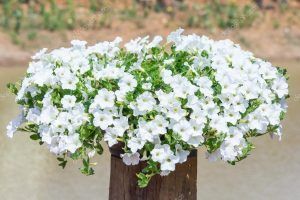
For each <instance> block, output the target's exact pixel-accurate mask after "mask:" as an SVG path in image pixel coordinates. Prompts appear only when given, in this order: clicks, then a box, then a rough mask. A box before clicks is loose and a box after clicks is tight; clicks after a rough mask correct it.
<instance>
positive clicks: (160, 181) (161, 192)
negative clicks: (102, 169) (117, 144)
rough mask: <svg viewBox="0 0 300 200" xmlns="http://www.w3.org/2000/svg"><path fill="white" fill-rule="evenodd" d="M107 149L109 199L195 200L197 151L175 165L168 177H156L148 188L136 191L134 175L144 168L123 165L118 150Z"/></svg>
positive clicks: (143, 164)
mask: <svg viewBox="0 0 300 200" xmlns="http://www.w3.org/2000/svg"><path fill="white" fill-rule="evenodd" d="M110 150H111V172H110V186H109V200H196V199H197V151H196V150H195V151H192V152H191V154H190V156H189V157H188V160H187V161H186V162H185V163H183V164H177V165H176V170H175V171H174V172H172V173H171V174H169V175H168V176H160V175H156V176H154V177H152V179H151V181H150V183H149V185H148V186H147V187H146V188H144V189H140V188H139V187H138V186H137V177H136V173H138V172H140V171H141V170H142V169H143V168H144V167H145V166H146V163H145V162H141V163H140V164H139V165H135V166H126V165H125V164H124V163H123V161H122V159H121V158H120V151H116V150H115V149H114V150H113V149H110Z"/></svg>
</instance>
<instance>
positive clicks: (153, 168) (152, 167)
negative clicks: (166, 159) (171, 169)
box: [137, 159, 160, 188]
mask: <svg viewBox="0 0 300 200" xmlns="http://www.w3.org/2000/svg"><path fill="white" fill-rule="evenodd" d="M159 171H160V170H159V168H158V163H157V162H154V161H153V160H151V159H150V160H148V162H147V167H145V168H144V169H143V170H142V172H140V173H138V174H137V178H138V186H139V187H140V188H145V187H147V185H148V184H149V181H150V180H151V178H152V177H153V176H154V175H156V174H159Z"/></svg>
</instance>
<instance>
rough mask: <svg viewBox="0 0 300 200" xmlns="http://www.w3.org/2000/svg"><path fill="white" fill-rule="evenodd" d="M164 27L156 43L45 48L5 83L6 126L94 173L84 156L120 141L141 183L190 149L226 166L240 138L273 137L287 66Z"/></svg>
mask: <svg viewBox="0 0 300 200" xmlns="http://www.w3.org/2000/svg"><path fill="white" fill-rule="evenodd" d="M182 32H183V29H178V30H177V31H175V32H172V33H171V34H170V35H169V36H168V37H167V42H166V43H165V44H160V43H161V42H162V40H163V39H162V37H160V36H156V37H154V39H153V40H152V41H149V40H148V37H144V38H137V39H135V40H131V41H130V42H129V43H127V44H125V45H124V47H120V43H121V41H122V40H121V38H119V37H118V38H116V39H115V40H114V41H112V42H107V41H106V42H102V43H98V44H96V45H94V46H88V47H87V46H86V42H84V41H78V40H75V41H72V47H70V48H60V49H55V50H53V51H51V52H47V50H46V49H43V50H41V51H40V52H39V53H37V54H36V55H34V56H33V57H32V59H33V61H32V62H31V63H30V64H29V68H28V70H27V73H26V75H25V77H24V79H23V80H22V81H21V83H20V84H9V85H8V87H9V89H10V90H11V91H12V92H13V93H14V94H15V95H16V96H17V97H16V101H17V103H18V104H19V105H20V115H19V116H18V117H17V118H16V119H15V120H13V121H12V122H10V123H9V125H8V127H7V131H8V132H7V134H8V136H9V137H12V136H13V135H14V133H15V132H16V131H17V130H21V131H25V132H30V133H32V135H31V136H30V138H31V139H33V140H38V141H39V143H40V144H45V145H46V146H47V147H48V149H49V150H50V152H52V153H54V154H55V155H57V156H58V160H59V165H61V166H62V167H64V166H65V165H66V163H67V159H73V160H77V159H82V160H83V167H82V168H81V171H82V173H84V174H87V175H90V174H93V173H94V170H93V169H92V168H91V164H90V158H91V157H93V156H94V155H95V153H98V154H102V151H103V149H102V146H101V141H102V140H104V141H106V142H107V143H108V145H109V147H112V146H113V145H115V144H117V143H122V144H123V146H124V147H123V154H122V155H121V157H122V158H123V161H124V163H125V164H127V165H136V164H138V163H139V162H141V161H145V162H147V163H148V165H147V167H146V168H145V169H144V170H143V171H142V172H140V173H139V174H138V175H137V176H138V179H139V182H138V184H139V186H140V187H146V186H147V184H148V182H149V180H150V179H151V177H152V176H153V175H156V174H161V175H163V176H165V175H168V174H169V173H170V172H172V171H174V170H175V167H176V164H178V163H183V162H185V161H186V160H187V156H188V155H189V153H190V152H191V150H193V149H196V148H198V147H202V148H205V149H206V150H207V157H208V159H210V160H217V159H221V160H224V161H226V162H228V163H231V164H234V163H235V162H237V161H240V160H242V159H243V158H245V157H246V156H247V155H248V154H249V152H250V151H251V149H252V148H253V145H252V144H251V143H250V141H249V138H251V137H256V136H260V135H264V134H266V133H269V134H271V135H277V136H279V137H281V124H280V121H281V120H282V119H283V117H284V115H285V113H286V109H287V105H286V98H287V97H288V84H287V77H286V70H284V69H282V68H277V67H274V66H272V64H271V63H269V62H266V61H264V60H262V59H259V58H256V57H254V56H253V54H252V53H250V52H247V51H243V50H242V49H241V48H240V46H239V45H237V44H234V43H232V42H231V41H230V40H222V41H213V40H211V39H209V38H207V37H205V36H198V35H195V34H193V35H182Z"/></svg>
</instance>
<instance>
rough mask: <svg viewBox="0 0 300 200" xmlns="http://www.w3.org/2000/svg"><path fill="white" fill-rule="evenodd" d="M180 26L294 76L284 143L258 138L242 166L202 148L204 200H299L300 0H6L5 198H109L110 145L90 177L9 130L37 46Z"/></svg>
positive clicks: (1, 158)
mask: <svg viewBox="0 0 300 200" xmlns="http://www.w3.org/2000/svg"><path fill="white" fill-rule="evenodd" d="M178 27H182V28H184V29H186V33H196V34H200V35H203V34H204V35H208V36H209V37H211V38H213V39H225V38H229V39H231V40H233V41H234V42H235V43H239V44H240V45H241V46H242V47H243V48H244V49H246V50H249V51H252V52H254V54H255V55H256V56H257V57H261V58H264V59H267V60H269V61H271V62H272V63H273V64H274V65H276V66H282V67H285V68H287V69H288V73H289V75H290V80H289V85H290V94H291V98H290V99H289V109H288V113H287V117H286V119H285V120H284V122H283V127H284V129H283V133H284V135H283V138H282V141H280V142H279V141H278V140H277V139H273V140H272V139H270V137H269V136H268V135H265V136H262V137H260V138H255V139H253V140H254V144H255V146H256V149H254V150H253V151H252V154H251V155H250V156H249V157H248V159H245V160H243V161H242V162H240V163H238V164H237V165H236V166H230V165H228V164H226V163H223V162H215V163H210V162H208V161H207V160H206V159H205V154H204V151H203V150H202V149H199V151H198V158H199V159H198V199H199V200H206V199H209V200H211V199H218V200H227V199H231V200H235V199H246V200H248V199H249V200H250V199H251V200H252V199H258V200H260V199H262V200H265V199H267V200H268V199H272V200H282V199H287V200H298V199H300V192H299V191H300V190H299V188H300V145H299V144H300V135H299V127H300V104H299V103H300V80H299V78H300V68H299V67H300V66H299V61H300V1H299V0H298V1H297V0H239V1H238V0H231V1H230V0H228V1H226V0H210V1H209V0H123V1H117V0H110V1H108V0H86V1H84V0H77V1H75V0H56V1H55V0H44V1H42V0H0V132H1V134H0V199H1V200H23V199H26V200H27V199H28V200H52V199H56V200H69V199H70V200H71V199H72V200H80V199H89V200H100V199H101V200H102V199H103V200H105V199H107V198H108V187H109V174H110V171H109V170H110V155H109V154H108V151H105V153H104V155H103V156H101V157H100V156H97V157H96V158H95V162H97V163H98V165H97V166H96V167H95V172H96V174H95V175H94V176H90V177H86V176H84V175H82V174H81V173H80V171H79V170H78V168H79V167H80V165H81V163H79V162H78V163H68V165H67V167H66V169H65V170H62V169H61V168H60V167H59V166H57V165H58V163H57V160H56V158H55V156H53V155H52V154H50V153H49V152H48V150H47V149H46V147H44V146H42V147H41V146H39V144H37V143H35V142H34V141H32V140H29V135H28V134H26V133H19V134H17V135H16V136H15V137H14V138H13V139H12V140H11V139H8V138H7V137H6V135H5V134H6V131H5V127H6V125H7V123H8V122H9V121H10V120H11V119H12V118H14V117H15V116H16V115H17V113H18V110H17V106H16V103H15V102H14V97H13V96H12V95H10V94H9V93H8V91H7V90H6V87H5V85H6V83H8V82H16V81H18V80H20V79H21V78H22V76H23V75H24V73H25V71H26V68H27V66H28V62H29V61H30V56H31V55H32V54H33V53H34V52H36V51H37V50H38V49H40V48H43V47H47V48H49V49H53V48H57V47H61V46H69V42H70V41H71V40H72V39H81V40H87V41H88V42H89V44H94V43H96V42H99V41H103V40H111V39H114V38H115V37H116V36H121V37H122V38H123V39H124V41H128V40H129V39H131V38H133V37H137V36H144V35H150V36H155V35H157V34H160V35H163V36H166V35H168V33H169V32H170V31H173V30H175V29H177V28H178ZM105 150H107V149H105Z"/></svg>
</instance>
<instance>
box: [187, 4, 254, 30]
mask: <svg viewBox="0 0 300 200" xmlns="http://www.w3.org/2000/svg"><path fill="white" fill-rule="evenodd" d="M257 16H258V15H257V12H256V8H255V7H254V6H253V5H252V4H248V5H245V6H243V7H240V6H238V5H237V4H235V3H229V4H228V3H226V4H225V3H221V2H220V1H218V0H213V1H210V2H208V3H205V4H204V5H203V6H194V8H193V11H192V12H191V15H190V16H189V18H188V20H187V25H188V26H189V27H202V28H212V27H214V26H217V27H219V28H222V29H228V28H244V27H250V26H252V24H253V22H254V21H255V19H256V18H257Z"/></svg>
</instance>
